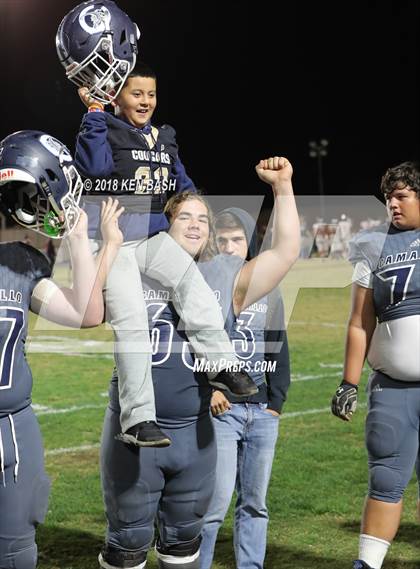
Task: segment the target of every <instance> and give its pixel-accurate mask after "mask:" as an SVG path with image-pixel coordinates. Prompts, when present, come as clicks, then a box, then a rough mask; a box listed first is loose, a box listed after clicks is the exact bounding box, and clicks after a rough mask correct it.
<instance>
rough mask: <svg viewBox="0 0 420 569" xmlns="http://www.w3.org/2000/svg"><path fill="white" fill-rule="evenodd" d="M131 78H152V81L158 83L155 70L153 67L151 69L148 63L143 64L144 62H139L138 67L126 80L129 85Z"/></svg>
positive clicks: (136, 66)
mask: <svg viewBox="0 0 420 569" xmlns="http://www.w3.org/2000/svg"><path fill="white" fill-rule="evenodd" d="M131 77H151V78H152V79H154V80H155V81H157V76H156V73H155V72H154V71H153V69H152V68H151V67H149V65H147V63H143V62H142V61H138V62H137V63H136V65H135V66H134V67H133V69H132V70H131V71H130V73H129V74H128V76H127V79H126V80H125V83H127V81H128V80H129V79H130V78H131Z"/></svg>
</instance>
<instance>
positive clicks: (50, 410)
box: [33, 403, 106, 417]
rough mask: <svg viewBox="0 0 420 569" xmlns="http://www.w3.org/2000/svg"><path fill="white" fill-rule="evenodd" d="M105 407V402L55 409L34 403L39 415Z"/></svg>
mask: <svg viewBox="0 0 420 569" xmlns="http://www.w3.org/2000/svg"><path fill="white" fill-rule="evenodd" d="M40 407H41V408H40ZM105 407H106V405H105V404H104V403H99V404H96V403H92V404H87V405H73V406H72V407H64V408H63V409H53V408H51V407H42V406H37V405H33V409H34V411H35V413H36V415H37V416H38V417H39V416H40V415H61V414H63V413H73V412H75V411H84V410H85V409H104V408H105Z"/></svg>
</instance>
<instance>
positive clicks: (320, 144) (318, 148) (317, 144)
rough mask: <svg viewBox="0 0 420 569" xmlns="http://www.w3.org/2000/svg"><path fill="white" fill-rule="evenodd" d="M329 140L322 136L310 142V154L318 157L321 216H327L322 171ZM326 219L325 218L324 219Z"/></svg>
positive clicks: (312, 156)
mask: <svg viewBox="0 0 420 569" xmlns="http://www.w3.org/2000/svg"><path fill="white" fill-rule="evenodd" d="M328 144H329V142H328V140H327V139H325V138H321V140H319V141H315V140H311V141H310V142H309V156H310V157H311V158H316V159H317V164H318V193H319V199H320V205H321V216H322V218H324V216H325V206H324V176H323V171H322V159H323V158H325V156H327V154H328V150H327V148H328ZM324 221H325V220H324Z"/></svg>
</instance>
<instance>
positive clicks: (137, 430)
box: [115, 421, 171, 447]
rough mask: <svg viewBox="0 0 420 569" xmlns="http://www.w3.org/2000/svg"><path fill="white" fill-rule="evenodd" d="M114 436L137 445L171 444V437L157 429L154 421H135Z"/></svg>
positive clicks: (164, 445)
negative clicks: (123, 431)
mask: <svg viewBox="0 0 420 569" xmlns="http://www.w3.org/2000/svg"><path fill="white" fill-rule="evenodd" d="M115 438H116V439H117V440H118V441H122V442H123V443H127V444H129V445H135V446H138V447H167V446H169V445H170V444H171V439H170V438H169V437H168V435H165V433H164V432H162V431H161V430H160V429H159V427H158V426H157V424H156V423H155V422H154V421H142V422H141V423H137V425H133V426H132V427H130V428H129V429H128V430H127V431H126V432H125V433H120V434H119V435H117V436H116V437H115Z"/></svg>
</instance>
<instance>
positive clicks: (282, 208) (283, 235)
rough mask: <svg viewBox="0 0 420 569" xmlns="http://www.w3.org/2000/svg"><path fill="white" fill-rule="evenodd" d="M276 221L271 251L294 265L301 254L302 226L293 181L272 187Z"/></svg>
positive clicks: (279, 183)
mask: <svg viewBox="0 0 420 569" xmlns="http://www.w3.org/2000/svg"><path fill="white" fill-rule="evenodd" d="M272 190H273V194H274V219H273V235H272V242H271V249H272V251H273V252H274V253H276V254H277V255H279V256H280V257H281V258H282V260H283V262H284V261H285V260H289V262H290V265H292V264H293V263H294V262H295V261H296V259H297V258H298V256H299V252H300V224H299V215H298V212H297V208H296V201H295V197H294V194H293V187H292V182H291V181H288V182H286V181H282V182H278V183H277V184H274V185H273V186H272Z"/></svg>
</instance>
